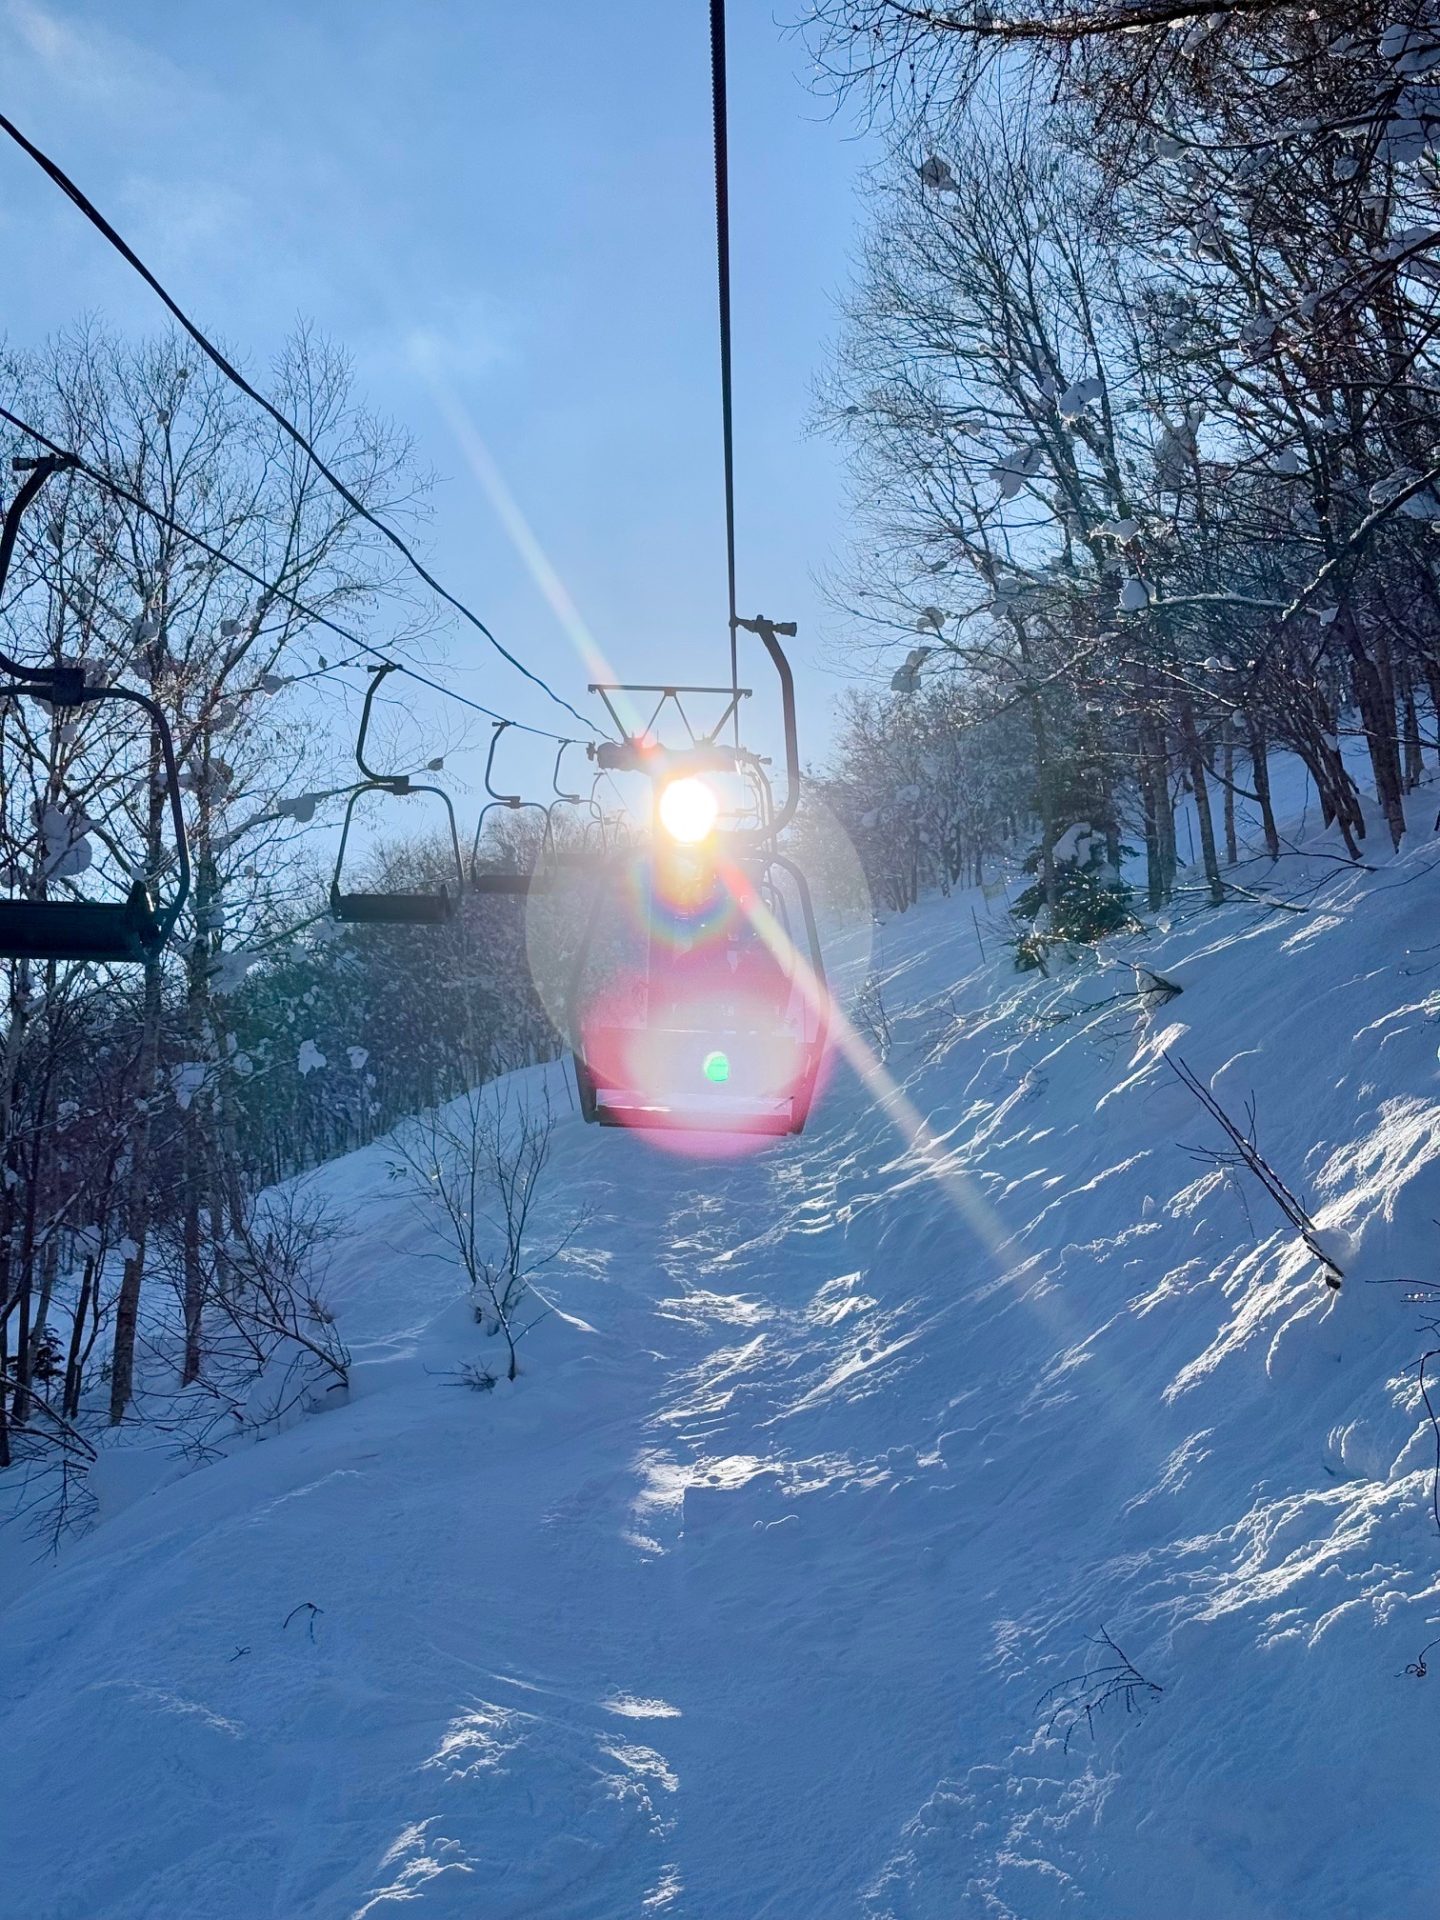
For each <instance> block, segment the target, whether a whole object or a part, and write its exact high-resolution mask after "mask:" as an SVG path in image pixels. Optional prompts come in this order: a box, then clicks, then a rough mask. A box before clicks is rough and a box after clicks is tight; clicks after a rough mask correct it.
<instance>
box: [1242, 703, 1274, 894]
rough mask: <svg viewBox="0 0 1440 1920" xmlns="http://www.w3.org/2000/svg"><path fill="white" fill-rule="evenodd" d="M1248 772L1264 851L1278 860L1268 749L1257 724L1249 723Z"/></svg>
mask: <svg viewBox="0 0 1440 1920" xmlns="http://www.w3.org/2000/svg"><path fill="white" fill-rule="evenodd" d="M1249 732H1250V772H1251V775H1252V780H1251V784H1252V785H1253V786H1254V788H1255V797H1256V799H1257V800H1258V801H1259V802H1260V825H1261V828H1262V830H1263V832H1264V835H1265V851H1266V852H1267V853H1268V854H1269V856H1270V858H1271V859H1272V860H1278V859H1279V858H1280V832H1279V829H1278V828H1277V827H1276V825H1275V808H1274V806H1273V805H1272V804H1271V799H1270V749H1269V745H1268V743H1267V741H1266V739H1265V735H1264V733H1263V732H1262V731H1261V729H1260V726H1259V724H1258V723H1257V722H1256V721H1254V720H1252V721H1251V722H1250V728H1249Z"/></svg>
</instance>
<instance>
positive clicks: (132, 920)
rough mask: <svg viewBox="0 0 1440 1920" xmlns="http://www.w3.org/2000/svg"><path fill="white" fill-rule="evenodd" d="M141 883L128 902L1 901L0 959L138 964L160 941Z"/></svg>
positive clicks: (161, 932) (161, 931) (161, 935)
mask: <svg viewBox="0 0 1440 1920" xmlns="http://www.w3.org/2000/svg"><path fill="white" fill-rule="evenodd" d="M164 937H165V935H164V929H163V927H162V926H161V924H160V921H159V919H158V918H157V916H156V913H155V907H154V903H153V902H152V900H151V898H150V895H149V893H148V892H147V891H146V889H145V886H144V885H143V883H142V882H140V881H138V880H137V881H136V883H135V885H134V886H133V887H132V888H131V889H130V897H129V898H128V899H127V900H119V901H113V900H0V957H3V958H4V959H6V960H78V961H89V962H91V963H92V964H93V963H98V962H102V961H112V962H115V963H117V964H129V965H139V964H143V962H144V961H146V960H148V959H149V958H150V957H151V955H152V954H154V953H155V952H157V951H158V949H159V948H160V947H161V946H162V945H163V943H164Z"/></svg>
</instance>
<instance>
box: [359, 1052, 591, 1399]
mask: <svg viewBox="0 0 1440 1920" xmlns="http://www.w3.org/2000/svg"><path fill="white" fill-rule="evenodd" d="M554 1132H555V1115H554V1111H553V1109H552V1107H551V1104H550V1096H549V1093H548V1092H542V1093H541V1094H539V1095H535V1094H532V1093H529V1092H527V1091H525V1090H523V1089H517V1088H516V1087H515V1086H514V1084H513V1083H512V1082H510V1081H508V1080H502V1081H497V1082H495V1083H493V1084H492V1085H491V1086H489V1087H481V1088H478V1089H475V1090H474V1091H472V1092H469V1093H466V1094H462V1095H461V1096H460V1098H459V1099H458V1100H454V1101H451V1102H450V1104H449V1105H448V1106H445V1107H439V1108H435V1109H433V1110H432V1111H431V1112H429V1113H427V1114H424V1115H423V1116H420V1117H418V1118H416V1119H415V1120H413V1121H410V1122H409V1123H407V1124H406V1125H403V1126H401V1127H400V1128H399V1129H398V1130H397V1131H396V1134H395V1137H394V1140H395V1151H396V1153H397V1155H398V1159H397V1160H396V1162H395V1163H394V1165H393V1167H392V1173H393V1174H394V1175H395V1176H396V1177H406V1178H408V1179H409V1180H410V1181H411V1182H412V1184H413V1186H414V1189H415V1192H416V1197H417V1201H418V1202H419V1204H420V1206H421V1209H422V1212H423V1214H424V1216H425V1218H426V1219H427V1221H428V1222H429V1223H430V1224H431V1225H432V1226H433V1227H434V1229H435V1231H436V1232H437V1233H438V1234H439V1235H440V1237H441V1238H442V1239H443V1240H444V1241H445V1243H446V1246H447V1248H448V1250H449V1251H450V1252H451V1253H452V1254H453V1255H454V1256H455V1258H457V1259H458V1260H459V1262H460V1266H461V1269H462V1271H463V1272H464V1274H465V1276H466V1278H467V1279H468V1280H469V1282H470V1287H471V1291H472V1293H473V1294H474V1296H475V1311H476V1317H477V1319H478V1320H479V1321H480V1322H481V1324H482V1325H483V1326H484V1327H485V1330H486V1331H487V1333H490V1334H499V1335H501V1336H502V1337H503V1338H504V1341H505V1346H506V1351H507V1354H508V1365H507V1369H506V1377H507V1379H510V1380H513V1379H514V1378H515V1376H516V1373H517V1371H518V1362H517V1354H516V1349H517V1348H518V1346H519V1344H520V1341H521V1340H522V1339H523V1338H524V1337H525V1335H526V1334H527V1333H529V1332H530V1331H531V1330H532V1329H533V1328H534V1327H536V1326H537V1325H538V1324H539V1323H540V1321H541V1320H543V1319H544V1318H545V1315H546V1314H547V1313H548V1312H549V1310H550V1309H549V1307H548V1305H546V1304H542V1305H541V1307H540V1308H539V1310H538V1311H536V1310H534V1308H533V1307H532V1306H531V1304H530V1302H531V1295H532V1291H533V1281H534V1279H535V1276H536V1275H537V1274H539V1273H542V1272H543V1271H544V1270H545V1268H547V1267H548V1266H550V1265H551V1264H552V1263H553V1262H554V1261H555V1260H557V1259H558V1258H559V1257H560V1255H561V1254H562V1253H563V1252H564V1251H565V1249H566V1248H567V1247H568V1246H569V1245H570V1244H571V1242H572V1241H573V1240H574V1238H575V1236H576V1235H577V1234H578V1233H579V1232H580V1231H581V1229H582V1227H583V1226H584V1224H585V1220H586V1215H585V1214H584V1212H583V1211H580V1212H575V1213H573V1214H572V1215H571V1216H570V1218H569V1220H568V1221H567V1222H566V1223H565V1224H564V1225H563V1226H562V1227H560V1228H559V1230H558V1231H555V1232H553V1233H552V1234H550V1235H549V1236H547V1237H544V1238H542V1239H541V1241H540V1243H539V1246H538V1248H537V1246H536V1244H535V1227H536V1217H535V1216H536V1208H537V1204H538V1202H539V1199H540V1193H541V1188H542V1185H543V1181H544V1175H545V1170H546V1167H547V1166H548V1165H549V1161H550V1150H551V1144H552V1140H553V1136H554ZM437 1216H438V1217H437Z"/></svg>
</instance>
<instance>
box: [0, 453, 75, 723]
mask: <svg viewBox="0 0 1440 1920" xmlns="http://www.w3.org/2000/svg"><path fill="white" fill-rule="evenodd" d="M11 465H12V467H13V468H14V470H15V472H16V473H24V472H25V471H26V470H27V469H28V470H29V475H30V477H29V479H28V480H26V482H25V484H24V485H23V486H22V487H21V489H20V491H19V492H18V493H17V494H16V496H15V498H14V499H13V500H12V501H11V502H10V505H9V508H8V510H7V511H6V514H5V524H4V526H3V527H0V593H4V591H5V582H6V581H7V580H8V579H9V577H10V562H11V561H12V560H13V559H14V557H15V542H16V540H17V539H18V538H19V535H20V522H21V520H22V519H23V518H24V516H25V509H26V508H27V507H28V506H29V505H30V503H31V501H32V500H33V499H34V498H35V496H36V494H37V493H39V491H40V489H41V488H42V487H43V486H44V484H45V482H46V481H47V480H48V479H49V478H50V476H51V475H52V474H56V473H65V472H66V471H68V470H69V469H70V468H71V467H74V466H78V465H79V462H78V461H77V460H76V458H75V455H74V454H73V453H47V454H45V455H43V456H42V457H41V458H40V459H38V460H14V461H12V462H11ZM66 671H67V669H66V668H63V667H60V668H56V667H27V666H23V665H22V664H21V663H20V661H18V660H12V659H11V658H10V656H9V654H8V653H6V652H5V651H4V650H3V648H0V672H4V673H13V674H14V675H15V677H16V679H17V680H44V679H50V678H53V677H54V676H56V675H57V674H64V673H65V672H66ZM68 671H70V672H71V673H72V674H73V672H74V669H73V668H72V669H69V670H68ZM71 691H72V692H73V691H74V689H73V688H72V690H71Z"/></svg>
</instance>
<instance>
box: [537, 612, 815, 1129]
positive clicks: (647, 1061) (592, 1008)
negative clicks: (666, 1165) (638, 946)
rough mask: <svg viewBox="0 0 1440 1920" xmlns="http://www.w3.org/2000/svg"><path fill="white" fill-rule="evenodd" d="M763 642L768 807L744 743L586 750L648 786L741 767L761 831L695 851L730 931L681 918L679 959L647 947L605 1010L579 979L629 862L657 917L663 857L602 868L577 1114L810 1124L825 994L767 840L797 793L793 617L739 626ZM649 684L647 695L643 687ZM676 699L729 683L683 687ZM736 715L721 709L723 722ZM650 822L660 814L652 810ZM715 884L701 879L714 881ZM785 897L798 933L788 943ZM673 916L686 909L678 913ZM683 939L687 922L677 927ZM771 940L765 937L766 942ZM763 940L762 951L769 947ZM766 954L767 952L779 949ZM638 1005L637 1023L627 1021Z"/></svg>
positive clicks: (792, 889)
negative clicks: (633, 984) (604, 877)
mask: <svg viewBox="0 0 1440 1920" xmlns="http://www.w3.org/2000/svg"><path fill="white" fill-rule="evenodd" d="M739 624H740V625H741V626H743V627H745V628H746V629H747V630H748V631H751V632H754V633H757V634H758V635H759V637H760V638H761V640H762V641H763V642H764V644H765V646H766V649H767V651H768V652H769V654H770V657H771V660H772V662H773V663H774V665H775V668H776V671H777V673H778V674H779V677H780V685H781V697H782V703H783V710H784V719H785V747H786V797H785V802H784V805H783V806H781V807H780V808H779V809H778V810H777V809H776V808H775V806H774V803H773V797H772V795H771V792H770V784H769V780H768V777H767V776H766V774H765V772H764V768H763V765H762V763H761V762H760V761H759V760H758V758H757V757H756V756H755V755H753V754H748V753H746V752H745V751H744V750H743V749H741V748H738V747H737V748H733V749H731V748H725V747H720V746H719V745H718V744H717V741H716V737H715V736H716V734H717V733H718V730H719V729H718V726H717V727H716V728H714V729H712V730H711V732H710V733H709V734H707V735H702V736H700V737H698V738H696V737H695V736H694V734H693V730H692V741H691V745H690V746H689V747H686V748H680V749H670V750H659V751H657V750H656V748H655V747H654V746H653V744H652V743H651V742H650V741H649V740H648V739H646V738H644V737H637V736H629V737H627V738H626V739H623V740H621V741H619V742H607V743H603V744H602V745H600V746H597V747H596V748H595V749H594V754H595V758H596V760H597V761H598V762H599V764H600V766H601V767H602V769H605V768H611V767H613V768H615V769H617V770H624V771H630V772H645V773H648V774H649V775H650V777H651V779H652V780H653V781H654V783H655V791H656V794H657V800H658V795H659V793H660V791H661V790H662V788H663V786H664V785H665V784H666V783H667V782H668V781H669V780H671V779H672V778H676V777H681V776H686V775H698V774H700V773H704V772H721V773H732V774H733V773H738V774H741V775H743V776H745V777H746V778H748V779H750V780H751V781H752V782H754V783H755V785H756V786H757V789H758V792H759V806H758V809H757V812H758V817H759V820H760V821H761V823H762V824H761V825H760V826H759V827H758V828H752V829H742V830H733V829H732V830H729V831H721V832H718V833H717V834H716V836H715V843H716V844H715V845H714V847H713V849H711V850H708V851H705V852H703V853H701V854H700V855H698V856H697V859H698V870H699V871H700V873H701V875H702V880H701V892H702V893H704V892H705V891H706V889H709V897H710V900H711V901H712V902H713V901H714V900H715V899H716V898H717V897H718V894H717V892H716V889H718V888H723V889H724V891H725V892H726V893H727V894H728V895H729V896H730V898H731V907H729V908H725V909H724V912H723V914H722V918H728V920H729V922H730V925H729V928H728V930H726V931H725V932H724V933H723V935H721V934H716V935H714V936H713V939H712V943H711V944H710V945H709V946H707V945H706V928H705V927H704V925H703V924H702V919H703V915H700V914H697V915H696V916H695V919H694V923H693V930H694V935H695V940H694V945H693V947H692V948H691V950H690V952H691V953H693V954H694V956H695V961H694V965H693V968H692V967H691V965H690V964H689V961H690V954H689V953H687V952H686V950H685V949H684V948H683V947H682V949H681V952H680V955H679V957H678V958H677V954H676V951H675V949H674V948H673V947H667V946H666V945H665V943H664V942H663V941H661V940H657V939H656V938H655V937H654V935H653V933H652V935H651V937H650V939H649V942H648V959H647V964H646V971H645V979H644V986H643V993H642V994H641V995H640V999H641V1001H642V1003H643V1004H641V1005H640V1006H639V1007H638V1008H631V1007H626V1008H625V1009H623V1011H622V1010H620V1009H615V1010H613V1011H612V1009H611V1008H610V1007H607V1005H606V1003H605V1001H604V999H603V997H601V998H600V999H599V1001H598V1003H597V1002H596V1001H595V1000H594V998H593V994H592V984H591V982H590V980H589V977H588V976H589V972H590V969H591V961H592V956H593V953H594V950H595V947H596V944H597V939H598V937H599V936H600V934H601V933H602V932H603V931H604V926H605V921H604V915H605V913H606V911H607V908H609V909H610V910H611V911H613V906H614V902H615V901H616V899H617V897H619V896H620V895H622V894H623V892H624V887H623V884H622V882H623V881H624V879H625V877H626V873H625V869H626V867H627V865H628V866H629V868H630V875H629V877H630V879H631V880H632V881H633V880H638V882H639V888H640V892H641V895H642V898H644V899H646V900H647V902H648V905H649V920H650V925H651V926H652V928H653V927H654V925H655V924H656V922H657V920H658V919H659V918H660V917H661V916H662V915H663V914H664V912H665V911H666V901H665V898H664V889H663V887H662V885H661V883H660V879H659V877H658V873H657V869H658V868H659V866H660V863H661V862H662V860H663V859H664V858H665V857H666V856H662V855H660V854H658V853H657V854H654V855H652V857H651V858H650V860H649V861H648V862H645V861H639V862H637V861H636V859H635V856H634V855H633V854H630V853H628V852H619V853H616V854H613V855H612V856H611V858H610V860H609V862H608V863H607V873H608V876H609V877H610V879H611V882H612V884H610V885H608V886H604V887H601V888H599V889H597V893H596V898H595V901H594V903H593V905H592V909H591V914H590V918H589V924H588V926H587V928H586V932H585V936H584V938H583V940H582V942H581V946H580V950H579V953H578V955H577V957H576V962H575V967H574V971H573V974H572V979H571V992H570V1028H571V1035H572V1040H573V1044H574V1064H575V1080H576V1087H577V1090H578V1092H579V1097H580V1111H581V1113H582V1115H583V1116H584V1118H585V1119H586V1120H589V1121H593V1122H596V1123H597V1124H599V1125H601V1126H625V1127H634V1128H638V1129H642V1130H651V1129H656V1130H676V1131H683V1132H694V1133H721V1134H732V1135H733V1134H788V1133H799V1132H800V1131H801V1129H802V1128H803V1127H804V1125H805V1122H806V1119H807V1118H808V1115H809V1112H810V1108H811V1104H812V1102H813V1099H814V1094H815V1087H816V1083H817V1081H818V1078H819V1072H820V1066H821V1062H822V1060H823V1057H824V1052H825V1046H826V1041H827V1038H828V996H827V992H826V987H825V970H824V960H823V956H822V954H821V949H820V939H819V932H818V929H817V927H816V922H815V910H814V904H813V901H812V899H811V895H810V889H809V886H808V884H807V882H806V879H805V876H804V874H803V873H802V871H801V870H800V868H799V867H797V866H796V865H795V863H794V862H793V861H791V860H790V859H788V858H787V857H786V856H784V855H783V854H781V853H779V851H778V850H777V849H776V847H775V845H774V838H775V836H776V835H777V834H778V833H779V832H780V831H781V830H782V829H783V828H784V827H785V826H786V825H787V824H788V823H789V821H790V820H791V819H792V818H793V816H794V813H795V809H796V806H797V804H798V800H799V781H800V773H799V751H798V745H797V741H796V729H795V699H794V682H793V679H792V677H791V673H790V666H789V662H788V661H787V660H786V658H785V655H784V652H783V650H782V649H781V647H780V644H779V639H778V635H780V634H783V633H793V632H794V628H793V626H784V627H782V626H778V625H776V624H775V623H773V622H771V621H767V620H756V621H753V622H751V621H741V622H740V623H739ZM651 691H653V689H651ZM681 691H684V692H687V693H701V692H716V693H723V694H725V695H726V696H727V697H728V696H733V691H734V690H732V689H729V688H723V689H701V688H694V689H682V690H681ZM732 711H733V697H732V704H731V705H730V706H728V707H727V709H726V712H725V714H724V715H723V716H722V720H721V722H720V725H723V724H724V719H725V718H728V717H729V714H730V713H731V712H732ZM655 811H656V814H657V816H658V815H659V812H660V809H659V807H658V804H657V807H656V809H655ZM712 881H713V884H712ZM787 892H788V893H789V894H790V895H791V896H793V899H794V902H795V905H796V907H797V909H798V918H799V922H800V926H801V929H802V934H803V938H802V940H801V942H800V943H799V944H798V945H797V944H796V943H795V942H794V941H793V940H792V939H791V926H792V916H791V912H790V908H789V906H788V904H787V902H786V897H785V896H786V893H787ZM681 919H682V921H683V919H684V915H683V914H682V915H681ZM681 931H682V937H683V934H684V932H685V931H686V929H685V928H684V927H683V926H682V929H681ZM767 934H768V936H769V937H768V938H767V937H766V936H767ZM772 942H773V945H772ZM776 949H778V951H776ZM637 1014H638V1017H636V1016H637Z"/></svg>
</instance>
